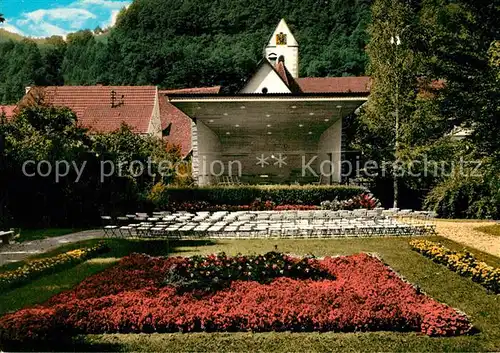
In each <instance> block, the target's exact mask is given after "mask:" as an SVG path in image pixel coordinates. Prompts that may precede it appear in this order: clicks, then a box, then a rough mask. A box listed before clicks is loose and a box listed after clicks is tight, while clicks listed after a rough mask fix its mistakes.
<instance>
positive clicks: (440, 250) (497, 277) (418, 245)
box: [410, 240, 500, 293]
mask: <svg viewBox="0 0 500 353" xmlns="http://www.w3.org/2000/svg"><path fill="white" fill-rule="evenodd" d="M410 245H411V247H412V249H413V250H415V251H418V252H419V253H421V254H422V255H424V256H426V257H428V258H430V259H432V261H434V262H437V263H439V264H442V265H445V266H446V267H448V268H449V269H451V270H452V271H455V272H457V273H459V274H460V275H462V276H465V277H470V278H472V280H473V281H474V282H477V283H480V284H481V285H483V286H484V287H486V288H487V289H489V290H491V291H492V292H494V293H500V268H494V267H492V266H489V265H488V264H486V263H485V262H482V261H478V260H476V259H475V258H474V256H473V255H472V254H471V253H469V252H467V251H464V252H456V251H452V250H450V249H448V248H446V247H444V246H443V245H441V244H439V243H434V242H432V241H428V240H413V241H411V242H410Z"/></svg>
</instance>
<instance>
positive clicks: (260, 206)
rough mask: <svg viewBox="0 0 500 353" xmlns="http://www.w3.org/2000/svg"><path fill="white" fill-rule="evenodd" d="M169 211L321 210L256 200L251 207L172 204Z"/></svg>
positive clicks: (203, 202) (192, 203) (312, 207)
mask: <svg viewBox="0 0 500 353" xmlns="http://www.w3.org/2000/svg"><path fill="white" fill-rule="evenodd" d="M166 209H168V210H169V211H172V212H178V211H189V212H200V211H209V212H217V211H230V212H236V211H312V210H319V209H320V208H319V207H318V206H311V205H278V206H277V205H275V204H274V203H273V202H271V201H259V200H255V201H254V202H252V203H251V204H249V205H224V204H223V205H211V204H209V203H208V202H205V201H192V202H171V203H170V204H168V206H167V207H166Z"/></svg>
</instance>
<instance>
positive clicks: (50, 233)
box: [16, 228, 84, 243]
mask: <svg viewBox="0 0 500 353" xmlns="http://www.w3.org/2000/svg"><path fill="white" fill-rule="evenodd" d="M82 230H84V229H73V228H47V229H21V231H20V234H19V236H18V237H17V238H16V241H18V242H20V243H22V242H25V241H33V240H41V239H45V238H53V237H60V236H62V235H67V234H71V233H77V232H81V231H82Z"/></svg>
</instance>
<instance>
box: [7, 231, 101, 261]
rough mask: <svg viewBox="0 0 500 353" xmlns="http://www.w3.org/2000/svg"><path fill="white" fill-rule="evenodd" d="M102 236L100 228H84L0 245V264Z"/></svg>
mask: <svg viewBox="0 0 500 353" xmlns="http://www.w3.org/2000/svg"><path fill="white" fill-rule="evenodd" d="M103 236H104V234H103V231H102V230H86V231H83V232H79V233H73V234H68V235H63V236H60V237H53V238H46V239H41V240H33V241H26V242H23V243H13V244H9V245H0V266H2V265H4V264H6V263H9V262H15V261H22V260H25V259H26V258H28V257H30V256H33V255H36V254H40V253H44V252H47V251H50V250H53V249H55V248H58V247H60V246H61V245H64V244H68V243H75V242H78V241H81V240H87V239H94V238H101V237H103Z"/></svg>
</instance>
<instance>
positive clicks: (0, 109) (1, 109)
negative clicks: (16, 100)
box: [0, 105, 17, 120]
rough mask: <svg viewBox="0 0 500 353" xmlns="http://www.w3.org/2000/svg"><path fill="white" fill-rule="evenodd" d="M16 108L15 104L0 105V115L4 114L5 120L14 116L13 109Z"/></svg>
mask: <svg viewBox="0 0 500 353" xmlns="http://www.w3.org/2000/svg"><path fill="white" fill-rule="evenodd" d="M16 108H17V106H15V105H0V115H2V114H5V117H6V118H7V120H10V119H11V118H12V117H13V116H14V110H15V109H16Z"/></svg>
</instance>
